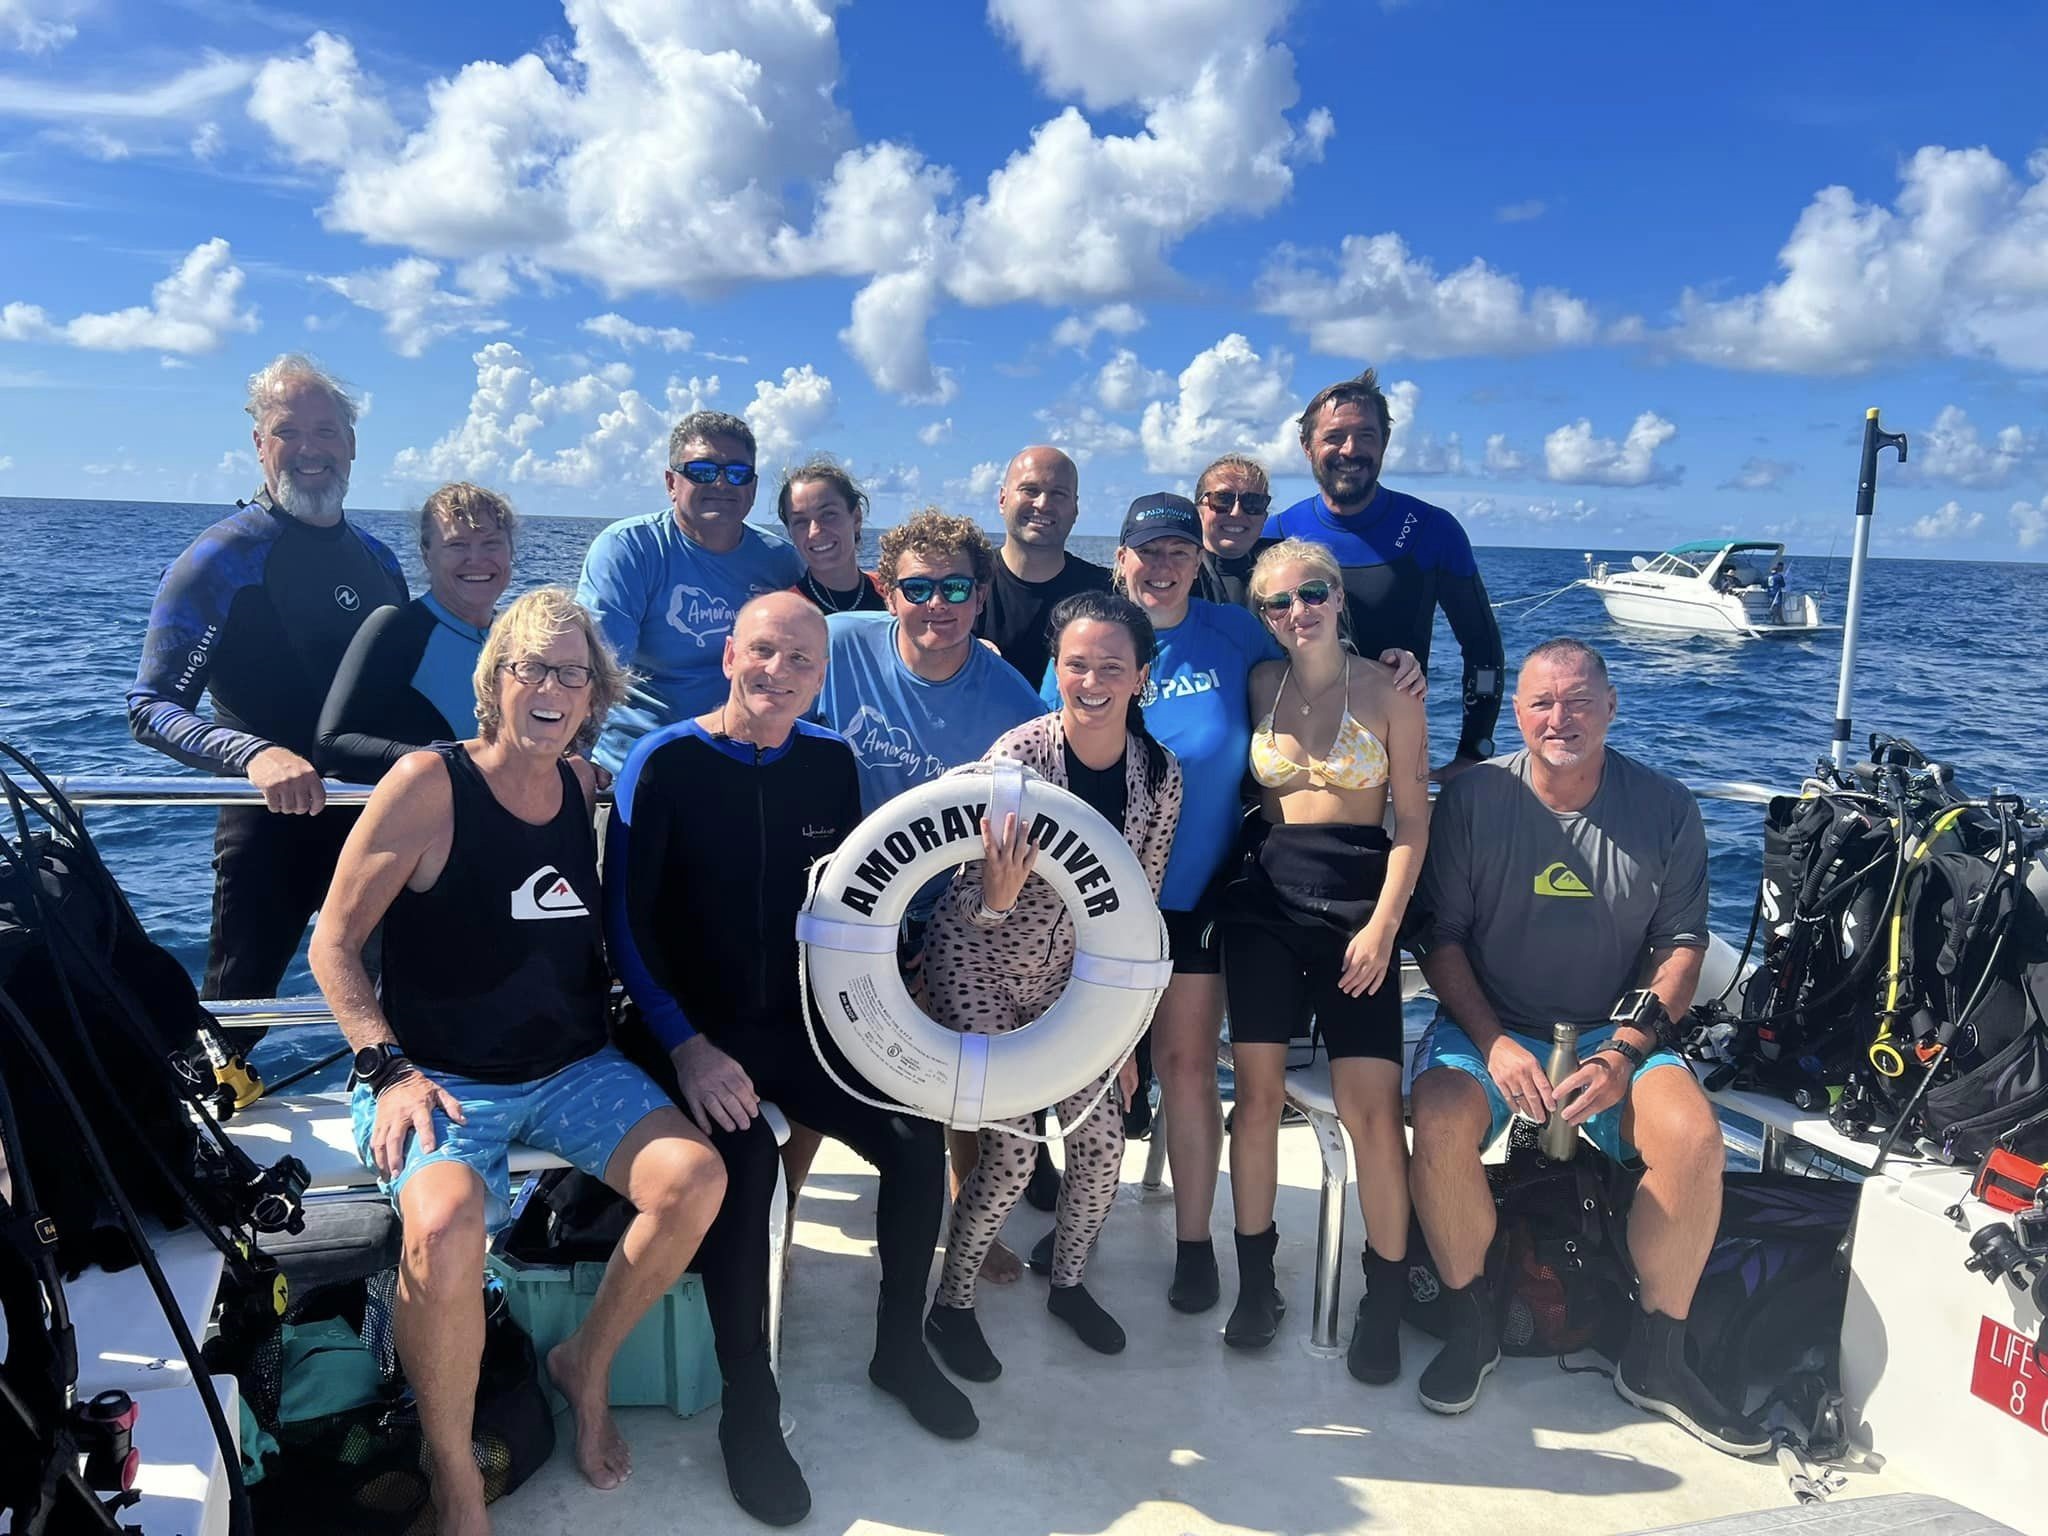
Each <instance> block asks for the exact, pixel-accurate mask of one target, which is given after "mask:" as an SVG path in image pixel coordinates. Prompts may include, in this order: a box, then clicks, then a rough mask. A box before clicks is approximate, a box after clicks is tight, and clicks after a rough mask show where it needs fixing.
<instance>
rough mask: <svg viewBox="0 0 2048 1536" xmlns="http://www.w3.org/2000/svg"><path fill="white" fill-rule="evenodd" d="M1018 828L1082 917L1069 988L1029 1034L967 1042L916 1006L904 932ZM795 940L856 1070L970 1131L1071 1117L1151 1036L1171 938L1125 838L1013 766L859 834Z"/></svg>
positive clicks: (903, 804) (966, 780) (873, 820)
mask: <svg viewBox="0 0 2048 1536" xmlns="http://www.w3.org/2000/svg"><path fill="white" fill-rule="evenodd" d="M1012 813H1014V814H1015V815H1016V816H1017V820H1018V825H1020V826H1022V827H1024V828H1025V829H1026V832H1027V835H1028V836H1029V837H1030V838H1031V840H1032V841H1033V842H1034V843H1036V844H1037V845H1038V847H1039V849H1040V850H1041V851H1040V853H1039V856H1038V861H1037V863H1036V864H1034V865H1033V866H1032V872H1033V873H1034V874H1036V875H1038V876H1039V877H1041V878H1042V879H1044V880H1045V881H1046V882H1047V883H1048V884H1049V885H1051V886H1052V888H1053V889H1054V890H1055V891H1057V892H1059V894H1060V897H1061V899H1062V900H1063V901H1065V903H1066V906H1067V911H1068V912H1069V913H1070V914H1072V916H1073V919H1074V939H1075V952H1074V967H1073V974H1072V976H1071V978H1070V979H1069V980H1068V982H1067V985H1066V987H1065V989H1064V990H1063V991H1062V992H1061V993H1060V995H1059V997H1058V999H1057V1000H1056V1001H1055V1002H1054V1003H1053V1005H1052V1007H1051V1008H1050V1009H1048V1010H1047V1011H1046V1012H1045V1013H1044V1014H1043V1015H1042V1016H1040V1017H1039V1018H1037V1019H1034V1020H1032V1021H1031V1022H1030V1023H1029V1024H1026V1025H1024V1026H1023V1027H1022V1028H1021V1029H1015V1030H1012V1031H1010V1032H1009V1033H1008V1034H1004V1035H969V1034H961V1033H958V1032H956V1031H954V1030H951V1029H948V1028H947V1027H946V1026H945V1025H943V1024H940V1023H938V1022H936V1021H935V1020H933V1019H931V1018H930V1017H928V1016H927V1015H926V1014H925V1012H924V1011H923V1010H922V1009H921V1008H919V1007H918V1006H917V1004H916V1003H914V1002H912V1001H911V998H910V993H909V991H908V990H907V989H906V988H905V986H904V984H903V978H902V976H901V975H900V974H899V973H898V971H897V968H896V935H897V927H898V925H899V923H900V922H901V920H902V917H903V913H904V911H905V910H906V909H907V908H908V907H909V905H910V900H911V897H913V896H914V895H915V894H916V893H917V892H918V891H919V890H920V889H922V888H923V887H924V886H925V884H926V883H928V882H929V881H930V880H932V879H933V878H934V877H935V876H937V875H941V874H944V873H945V872H946V871H948V870H951V869H954V868H957V867H958V866H959V865H962V864H966V863H969V862H971V861H973V860H975V859H978V858H980V857H981V855H982V843H981V822H982V818H983V817H984V816H986V817H987V818H988V821H989V825H990V826H992V827H1000V826H1002V825H1003V824H1004V822H1005V819H1006V818H1007V817H1008V816H1009V815H1011V814H1012ZM796 935H797V940H798V947H799V950H800V952H801V954H802V957H803V959H802V963H803V965H804V966H805V968H806V969H807V971H808V974H809V983H810V990H811V996H812V997H813V998H814V999H815V1000H816V1002H817V1005H818V1014H819V1017H821V1018H822V1019H823V1020H824V1023H825V1028H826V1031H827V1032H828V1033H829V1034H830V1035H831V1037H832V1040H833V1043H834V1044H836V1045H837V1046H838V1047H839V1049H840V1051H841V1052H843V1053H844V1055H845V1056H846V1059H847V1061H848V1062H849V1063H851V1064H852V1066H853V1068H854V1069H855V1070H856V1071H857V1072H859V1073H860V1074H861V1075H862V1076H863V1077H865V1078H866V1079H867V1080H868V1081H869V1083H871V1084H872V1085H873V1086H874V1087H875V1088H877V1089H879V1090H881V1091H882V1092H883V1093H886V1094H888V1095H889V1096H890V1097H891V1098H893V1099H894V1100H896V1101H897V1102H898V1103H899V1104H901V1105H902V1106H903V1107H904V1108H907V1109H910V1110H913V1111H915V1112H916V1113H918V1114H920V1115H922V1116H924V1117H925V1118H926V1119H930V1120H941V1121H944V1122H946V1123H947V1124H949V1125H954V1126H958V1127H960V1128H961V1129H963V1130H971V1129H974V1128H976V1127H979V1126H983V1125H988V1124H992V1123H994V1122H996V1121H999V1120H1013V1119H1016V1118H1017V1117H1018V1116H1021V1115H1029V1114H1032V1113H1034V1112H1036V1111H1038V1110H1041V1109H1045V1108H1048V1107H1049V1106H1052V1105H1056V1104H1059V1103H1060V1102H1061V1101H1062V1100H1064V1099H1066V1098H1068V1097H1069V1096H1071V1095H1073V1094H1075V1093H1078V1092H1080V1091H1081V1090H1082V1089H1083V1088H1086V1087H1087V1086H1088V1085H1089V1084H1090V1083H1093V1082H1095V1081H1097V1080H1098V1079H1099V1078H1101V1077H1102V1076H1103V1075H1104V1074H1105V1073H1107V1072H1108V1071H1109V1070H1110V1069H1111V1068H1112V1067H1114V1066H1116V1065H1117V1064H1118V1063H1119V1062H1121V1061H1122V1060H1123V1059H1124V1057H1125V1056H1126V1055H1128V1054H1129V1053H1130V1051H1131V1049H1132V1047H1133V1046H1135V1045H1136V1044H1137V1042H1138V1037H1139V1036H1141V1035H1142V1034H1144V1032H1145V1027H1146V1025H1147V1024H1148V1023H1150V1021H1151V1018H1152V1010H1153V1008H1154V1007H1155V1006H1156V1005H1157V1004H1158V1001H1159V995H1160V993H1161V992H1163V991H1164V990H1165V988H1166V983H1167V981H1168V980H1169V979H1170V978H1171V976H1172V972H1173V962H1172V960H1171V959H1170V957H1169V956H1168V952H1167V940H1166V925H1165V924H1164V923H1163V922H1162V921H1161V919H1160V916H1159V907H1158V903H1157V902H1155V901H1154V900H1153V897H1152V887H1151V885H1150V883H1149V882H1148V881H1147V880H1146V879H1145V871H1144V869H1143V868H1142V867H1141V866H1140V865H1139V863H1138V859H1137V855H1135V854H1134V853H1132V852H1131V849H1130V845H1129V844H1128V843H1126V842H1125V841H1124V839H1123V834H1122V833H1121V832H1120V831H1118V830H1117V829H1116V828H1115V827H1112V826H1111V825H1110V824H1109V823H1108V822H1107V821H1105V820H1103V818H1102V817H1101V816H1100V815H1099V814H1097V812H1096V811H1095V810H1094V809H1092V808H1091V807H1090V806H1089V805H1088V804H1087V803H1086V802H1085V801H1083V800H1082V799H1080V798H1079V797H1078V796H1076V795H1072V794H1069V793H1068V792H1067V791H1066V790H1063V789H1061V788H1060V787H1059V786H1058V785H1056V784H1054V783H1052V782H1051V781H1050V780H1048V779H1045V778H1042V777H1040V776H1039V775H1038V774H1036V773H1033V772H1032V771H1031V770H1030V769H1028V768H1026V767H1025V766H1024V765H1023V764H1021V763H1011V762H995V763H970V764H968V765H966V766H965V767H962V768H956V769H953V770H952V771H951V772H949V773H945V774H941V775H940V776H939V777H938V778H935V779H932V780H930V781H929V782H928V783H924V784H920V785H918V786H917V787H916V788H914V789H910V790H906V791H905V792H904V793H903V794H900V795H898V796H897V797H896V798H895V799H894V800H891V801H890V802H889V803H888V804H887V805H885V806H882V807H881V808H880V809H878V810H877V811H875V812H874V814H873V815H871V816H869V817H867V818H866V819H865V820H864V821H862V822H861V824H860V825H859V826H858V827H856V828H854V830H853V832H852V834H851V835H850V836H848V838H847V839H846V841H845V842H844V843H842V844H840V846H839V848H838V849H837V851H835V852H834V853H833V854H832V856H831V857H830V858H829V859H827V860H825V861H824V863H823V864H822V865H821V866H820V867H819V869H818V870H816V871H814V872H813V876H812V888H811V897H810V900H809V901H808V902H806V903H805V906H804V910H803V911H802V912H801V913H800V914H799V915H798V917H797V925H796ZM820 1059H821V1060H822V1059H823V1053H822V1052H821V1053H820ZM826 1066H827V1070H830V1063H829V1062H828V1063H826ZM842 1086H847V1087H848V1088H849V1091H855V1090H853V1089H852V1088H851V1085H842ZM862 1097H865V1096H864V1095H862Z"/></svg>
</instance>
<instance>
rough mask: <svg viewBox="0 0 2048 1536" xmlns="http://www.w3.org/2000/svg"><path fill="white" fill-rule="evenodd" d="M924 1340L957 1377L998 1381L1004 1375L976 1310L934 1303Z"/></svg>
mask: <svg viewBox="0 0 2048 1536" xmlns="http://www.w3.org/2000/svg"><path fill="white" fill-rule="evenodd" d="M924 1336H925V1338H927V1339H928V1340H930V1341H931V1345H932V1348H934V1349H936V1350H937V1351H938V1352H939V1358H940V1359H941V1360H943V1361H945V1362H946V1368H947V1369H948V1370H950V1371H951V1372H952V1373H953V1374H954V1375H955V1376H964V1377H966V1378H967V1379H968V1380H969V1381H994V1380H995V1379H996V1378H997V1377H998V1376H1000V1375H1002V1374H1003V1362H1002V1361H1000V1360H998V1359H997V1358H996V1352H995V1351H994V1350H992V1349H990V1348H989V1347H988V1339H987V1337H986V1336H985V1335H984V1334H983V1333H982V1331H981V1319H980V1318H978V1317H976V1316H975V1315H974V1308H972V1307H949V1306H947V1305H946V1304H945V1303H944V1302H940V1301H935V1302H933V1303H932V1310H931V1313H930V1315H929V1316H927V1317H926V1318H925V1320H924Z"/></svg>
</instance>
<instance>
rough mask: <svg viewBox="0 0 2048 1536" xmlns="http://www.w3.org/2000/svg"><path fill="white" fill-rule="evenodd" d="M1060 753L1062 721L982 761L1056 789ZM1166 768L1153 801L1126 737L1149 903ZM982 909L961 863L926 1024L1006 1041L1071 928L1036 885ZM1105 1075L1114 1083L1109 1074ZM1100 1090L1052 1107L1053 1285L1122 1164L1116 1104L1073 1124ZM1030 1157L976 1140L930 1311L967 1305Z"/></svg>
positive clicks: (1031, 727)
mask: <svg viewBox="0 0 2048 1536" xmlns="http://www.w3.org/2000/svg"><path fill="white" fill-rule="evenodd" d="M1064 745H1065V735H1064V733H1063V732H1062V730H1061V729H1060V717H1059V716H1058V715H1057V714H1050V715H1044V716H1041V717H1040V718H1038V719H1036V720H1028V721H1026V722H1025V723H1024V724H1023V725H1020V726H1018V727H1017V728H1016V729H1015V730H1012V731H1010V732H1009V733H1008V734H1007V735H1005V736H1003V737H1001V738H1000V739H999V740H997V742H996V744H995V745H994V746H992V747H991V748H989V750H988V753H987V756H986V757H985V758H984V759H983V761H992V760H994V759H996V758H1007V759H1010V760H1011V761H1014V762H1020V763H1023V764H1024V765H1025V766H1027V767H1029V768H1032V769H1034V770H1036V771H1037V772H1038V773H1040V774H1042V775H1044V776H1045V777H1046V778H1048V779H1050V780H1052V782H1053V783H1055V784H1057V785H1059V786H1060V787H1061V788H1062V789H1065V788H1067V787H1068V785H1067V771H1066V753H1065V751H1064V750H1063V749H1064ZM1161 750H1162V751H1164V750H1165V749H1164V748H1162V749H1161ZM1166 759H1167V769H1166V772H1165V774H1164V775H1163V776H1162V777H1161V779H1160V783H1159V788H1158V789H1157V790H1156V791H1154V790H1152V789H1150V788H1149V787H1147V785H1146V782H1145V760H1146V752H1145V749H1144V744H1143V743H1141V742H1139V741H1138V740H1136V739H1135V738H1133V739H1132V740H1131V742H1130V744H1129V748H1128V750H1127V751H1126V752H1125V754H1124V783H1125V789H1126V793H1127V796H1128V799H1127V802H1126V804H1127V809H1126V810H1125V813H1124V828H1123V830H1124V840H1125V841H1126V842H1128V843H1129V844H1130V845H1131V849H1132V851H1133V852H1135V853H1136V854H1137V856H1138V862H1139V864H1140V865H1141V866H1142V867H1143V868H1144V871H1145V879H1146V881H1147V882H1148V883H1149V884H1150V885H1151V887H1152V894H1153V895H1154V896H1155V897H1156V896H1158V894H1159V882H1160V880H1161V878H1162V877H1163V876H1164V875H1165V873H1166V855H1167V852H1168V850H1169V849H1170V848H1171V847H1172V845H1173V833H1174V828H1175V827H1176V826H1177V825H1178V823H1179V821H1180V804H1181V775H1180V764H1179V762H1178V761H1176V760H1175V759H1174V756H1173V754H1172V753H1171V752H1168V753H1167V754H1166ZM980 909H981V866H980V865H979V864H970V865H968V866H967V867H966V868H965V869H963V870H961V871H960V874H959V875H958V877H957V878H956V879H955V880H954V882H953V886H952V889H951V890H950V891H948V892H947V895H946V898H945V900H944V901H942V902H941V903H940V904H939V908H938V911H937V912H936V913H935V914H934V915H933V918H932V925H931V931H930V934H929V935H928V937H927V939H926V949H925V976H926V996H927V998H928V1000H929V1002H930V1006H931V1010H932V1016H933V1017H934V1018H936V1019H938V1020H939V1022H940V1023H942V1024H946V1025H949V1026H950V1027H952V1028H954V1029H958V1030H963V1031H968V1032H971V1033H974V1034H986V1035H997V1034H1006V1033H1008V1032H1009V1031H1010V1030H1013V1029H1017V1028H1020V1027H1021V1026H1023V1025H1025V1024H1028V1023H1030V1022H1031V1021H1032V1020H1033V1019H1035V1018H1037V1017H1038V1016H1039V1015H1040V1014H1042V1013H1044V1012H1045V1011H1046V1009H1048V1008H1050V1007H1051V1006H1052V1004H1053V1001H1054V999H1055V998H1057V997H1058V996H1059V993H1060V989H1061V988H1062V987H1064V986H1065V985H1066V981H1067V976H1068V973H1069V971H1070V970H1071V969H1072V966H1073V963H1074V920H1073V918H1072V917H1070V916H1069V915H1068V914H1067V909H1066V904H1065V903H1064V902H1063V901H1062V900H1061V899H1060V896H1059V893H1058V892H1056V891H1055V890H1053V888H1052V887H1051V886H1050V885H1048V884H1046V882H1045V881H1043V880H1041V879H1039V878H1038V876H1037V875H1032V876H1031V877H1030V878H1029V879H1028V880H1026V881H1025V883H1024V889H1023V890H1022V891H1021V892H1020V893H1019V895H1018V897H1017V904H1016V906H1015V907H1014V908H1013V909H1012V910H1011V912H1010V913H1009V915H1008V916H1007V917H1006V918H1004V919H1003V920H1002V921H1001V922H1000V923H990V922H986V921H984V920H983V919H982V918H981V917H980V915H979V913H980ZM1108 1075H1109V1076H1110V1077H1111V1078H1114V1076H1115V1075H1116V1074H1115V1069H1114V1068H1112V1069H1111V1071H1110V1073H1109V1074H1108ZM1102 1082H1103V1080H1102V1079H1101V1078H1097V1079H1096V1080H1095V1081H1094V1082H1092V1083H1090V1084H1089V1085H1088V1086H1087V1087H1086V1088H1083V1089H1082V1090H1081V1091H1080V1092H1079V1093H1076V1094H1074V1095H1072V1096H1071V1097H1069V1098H1068V1099H1066V1100H1065V1101H1063V1102H1062V1103H1060V1104H1059V1105H1058V1106H1056V1108H1057V1111H1058V1114H1059V1119H1060V1125H1061V1127H1062V1128H1063V1129H1064V1131H1065V1133H1066V1153H1067V1157H1066V1169H1065V1175H1064V1177H1063V1178H1062V1179H1061V1180H1060V1202H1059V1210H1058V1213H1057V1217H1056V1220H1057V1229H1058V1236H1057V1238H1056V1239H1055V1240H1054V1245H1053V1270H1052V1282H1053V1284H1054V1285H1061V1286H1065V1285H1073V1284H1075V1283H1077V1282H1078V1281H1079V1280H1080V1278H1081V1269H1082V1266H1083V1265H1085V1264H1086V1263H1087V1261H1088V1251H1089V1249H1091V1248H1092V1247H1094V1245H1095V1238H1096V1235H1097V1234H1098V1233H1100V1232H1101V1230H1102V1224H1103V1222H1104V1221H1105V1220H1106V1219H1108V1216H1109V1207H1110V1202H1111V1201H1113V1200H1114V1199H1115V1198H1116V1186H1117V1178H1118V1175H1119V1173H1120V1172H1121V1170H1122V1166H1123V1153H1124V1123H1123V1110H1122V1106H1121V1104H1120V1103H1119V1102H1118V1095H1117V1094H1115V1093H1113V1092H1112V1093H1110V1094H1108V1095H1106V1096H1105V1097H1104V1098H1103V1099H1102V1101H1101V1102H1100V1103H1099V1104H1097V1105H1096V1106H1095V1110H1094V1112H1093V1113H1092V1114H1090V1115H1088V1117H1087V1118H1086V1119H1084V1120H1081V1121H1079V1123H1076V1121H1075V1119H1074V1117H1076V1116H1079V1115H1080V1114H1081V1112H1082V1111H1083V1110H1084V1109H1086V1108H1087V1106H1088V1103H1089V1101H1090V1100H1091V1099H1093V1098H1094V1097H1095V1096H1096V1094H1098V1093H1100V1092H1101V1090H1102ZM1006 1123H1007V1124H1009V1125H1010V1126H1012V1127H1013V1128H1015V1129H1017V1130H1020V1131H1029V1130H1030V1129H1031V1118H1030V1116H1028V1115H1026V1116H1020V1117H1019V1118H1017V1119H1015V1120H1012V1121H1009V1122H1006ZM1036 1155H1037V1147H1036V1145H1035V1143H1033V1142H1030V1141H1027V1140H1025V1139H1024V1138H1023V1137H1020V1136H1012V1135H1008V1134H1006V1133H1005V1132H1003V1131H999V1130H994V1129H985V1130H983V1131H982V1133H981V1159H980V1161H979V1162H978V1163H976V1165H975V1168H974V1172H973V1173H971V1174H970V1175H969V1176H968V1178H967V1181H966V1183H965V1184H964V1185H962V1187H961V1190H960V1198H959V1199H958V1200H957V1201H956V1202H955V1203H954V1206H953V1221H952V1227H951V1229H950V1231H949V1232H948V1234H947V1238H946V1266H945V1271H944V1273H943V1275H942V1276H941V1277H940V1280H939V1300H940V1301H941V1302H942V1303H944V1304H945V1305H946V1306H949V1307H971V1306H973V1305H974V1282H975V1277H976V1276H977V1275H978V1274H980V1272H981V1261H982V1260H983V1259H984V1258H985V1257H987V1255H988V1250H989V1248H990V1246H991V1245H992V1244H993V1243H994V1242H995V1240H996V1234H997V1233H998V1232H1000V1231H1001V1230H1002V1226H1003V1221H1004V1219H1005V1218H1006V1217H1008V1216H1009V1214H1010V1208H1011V1207H1012V1206H1014V1205H1015V1204H1016V1203H1017V1197H1018V1196H1019V1195H1020V1194H1022V1193H1023V1192H1024V1186H1025V1184H1026V1183H1027V1182H1029V1180H1030V1178H1031V1167H1032V1164H1033V1162H1034V1161H1035V1159H1036Z"/></svg>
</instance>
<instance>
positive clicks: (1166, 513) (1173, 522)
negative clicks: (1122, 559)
mask: <svg viewBox="0 0 2048 1536" xmlns="http://www.w3.org/2000/svg"><path fill="white" fill-rule="evenodd" d="M1153 539H1186V540H1188V541H1189V542H1190V543H1193V544H1200V543H1201V542H1202V517H1201V514H1200V513H1198V512H1197V511H1195V504H1194V503H1193V502H1192V501H1189V500H1188V499H1187V497H1185V496H1176V495H1174V494H1173V492H1171V491H1154V492H1153V493H1152V494H1151V495H1150V496H1140V497H1139V498H1138V499H1137V500H1136V501H1134V502H1132V503H1131V510H1130V511H1128V512H1126V513H1125V514H1124V531H1123V532H1122V533H1121V534H1119V535H1117V542H1118V543H1119V544H1121V545H1123V546H1124V547H1125V548H1126V549H1135V548H1137V547H1138V546H1139V545H1140V544H1144V543H1148V542H1150V541H1151V540H1153Z"/></svg>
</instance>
